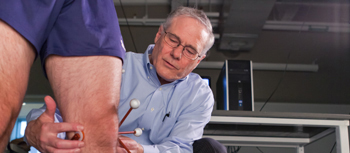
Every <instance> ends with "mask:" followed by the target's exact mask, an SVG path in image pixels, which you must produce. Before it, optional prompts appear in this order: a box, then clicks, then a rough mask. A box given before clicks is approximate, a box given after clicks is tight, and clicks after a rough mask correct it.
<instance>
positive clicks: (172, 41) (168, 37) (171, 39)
mask: <svg viewBox="0 0 350 153" xmlns="http://www.w3.org/2000/svg"><path fill="white" fill-rule="evenodd" d="M164 32H165V36H164V41H165V42H166V43H167V44H168V45H169V46H170V47H173V48H177V47H179V46H180V45H181V41H180V40H179V38H178V37H177V36H175V35H174V34H172V33H170V32H166V31H165V30H164ZM181 46H182V47H183V49H182V54H183V55H185V57H187V58H188V59H190V60H196V59H197V58H198V57H201V56H199V54H198V52H197V51H196V50H195V49H193V48H191V47H189V46H184V45H181Z"/></svg>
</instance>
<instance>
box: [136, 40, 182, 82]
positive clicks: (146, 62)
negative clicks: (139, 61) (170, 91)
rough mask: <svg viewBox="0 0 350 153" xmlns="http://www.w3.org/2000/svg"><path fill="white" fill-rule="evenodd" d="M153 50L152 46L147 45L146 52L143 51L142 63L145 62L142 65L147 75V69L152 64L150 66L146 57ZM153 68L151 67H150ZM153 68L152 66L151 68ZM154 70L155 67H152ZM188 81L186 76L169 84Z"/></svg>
mask: <svg viewBox="0 0 350 153" xmlns="http://www.w3.org/2000/svg"><path fill="white" fill-rule="evenodd" d="M153 48H154V44H150V45H148V47H147V49H146V51H145V53H144V54H143V59H144V60H143V61H144V62H145V63H144V65H145V69H146V71H147V72H146V73H147V74H148V75H149V73H150V72H149V69H148V67H150V66H151V65H152V64H151V62H150V60H149V56H148V55H151V54H152V52H153ZM152 66H153V65H152ZM153 67H154V66H153ZM154 68H155V67H154ZM187 79H188V75H187V76H186V77H184V78H181V79H178V80H175V81H174V82H172V83H170V84H177V83H179V82H182V81H185V80H187Z"/></svg>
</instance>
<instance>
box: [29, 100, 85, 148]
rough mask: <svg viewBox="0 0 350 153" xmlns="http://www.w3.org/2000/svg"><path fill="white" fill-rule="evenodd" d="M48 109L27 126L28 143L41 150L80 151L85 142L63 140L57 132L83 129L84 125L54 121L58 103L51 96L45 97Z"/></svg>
mask: <svg viewBox="0 0 350 153" xmlns="http://www.w3.org/2000/svg"><path fill="white" fill-rule="evenodd" d="M45 103H46V110H45V112H44V113H43V114H41V115H40V116H39V118H37V119H36V120H33V121H30V122H29V123H28V125H27V128H26V135H25V136H26V138H27V141H28V143H29V144H30V145H31V146H33V147H35V148H36V149H38V150H39V151H40V152H43V153H46V152H50V153H52V152H64V153H68V152H72V153H78V152H80V148H81V147H83V146H84V142H82V141H76V140H63V139H60V138H57V134H58V133H60V132H67V131H82V130H83V126H81V125H80V124H76V123H54V120H55V119H54V115H55V110H56V103H55V101H54V100H53V99H52V98H51V97H50V96H46V97H45Z"/></svg>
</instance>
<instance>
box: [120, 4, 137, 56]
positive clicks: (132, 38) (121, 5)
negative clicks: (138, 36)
mask: <svg viewBox="0 0 350 153" xmlns="http://www.w3.org/2000/svg"><path fill="white" fill-rule="evenodd" d="M119 3H120V7H121V8H122V11H123V14H124V18H125V21H126V25H127V27H128V29H129V33H130V36H131V41H132V44H133V45H134V48H135V52H136V53H138V51H137V48H136V45H135V41H134V37H133V36H132V33H131V29H130V25H129V22H128V18H126V14H125V11H124V7H123V4H122V1H121V0H119Z"/></svg>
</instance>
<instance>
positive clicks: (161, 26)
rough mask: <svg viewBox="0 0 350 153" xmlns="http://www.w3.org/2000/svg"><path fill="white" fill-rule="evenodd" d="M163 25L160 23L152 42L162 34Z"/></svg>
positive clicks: (155, 41)
mask: <svg viewBox="0 0 350 153" xmlns="http://www.w3.org/2000/svg"><path fill="white" fill-rule="evenodd" d="M162 32H163V25H160V26H159V28H158V32H157V34H156V37H155V38H154V43H157V41H158V39H159V38H160V37H161V36H162Z"/></svg>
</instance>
